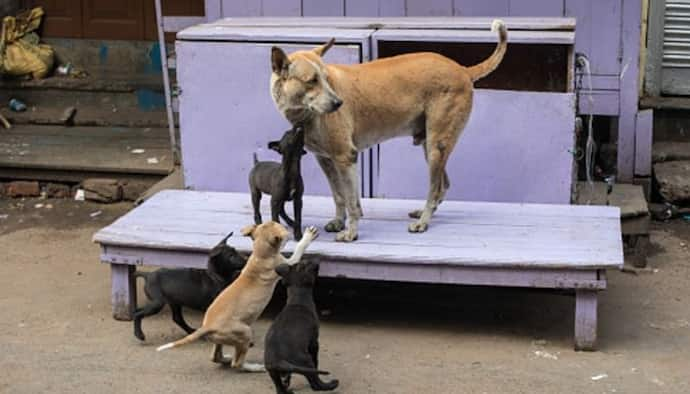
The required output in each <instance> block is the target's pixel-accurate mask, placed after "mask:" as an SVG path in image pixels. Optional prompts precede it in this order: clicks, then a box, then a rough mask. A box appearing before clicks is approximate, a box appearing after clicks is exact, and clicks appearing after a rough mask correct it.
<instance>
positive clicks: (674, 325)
mask: <svg viewBox="0 0 690 394" xmlns="http://www.w3.org/2000/svg"><path fill="white" fill-rule="evenodd" d="M649 327H651V328H653V329H655V330H675V329H678V328H687V327H690V321H688V320H685V319H678V320H676V321H672V322H668V323H661V324H658V323H649Z"/></svg>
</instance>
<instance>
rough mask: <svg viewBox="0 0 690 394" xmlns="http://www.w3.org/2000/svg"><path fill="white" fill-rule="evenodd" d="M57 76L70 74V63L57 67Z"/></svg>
mask: <svg viewBox="0 0 690 394" xmlns="http://www.w3.org/2000/svg"><path fill="white" fill-rule="evenodd" d="M55 71H56V72H57V74H58V75H64V76H67V75H69V74H70V73H71V72H72V63H67V64H63V65H61V66H59V67H58V68H57V69H56V70H55Z"/></svg>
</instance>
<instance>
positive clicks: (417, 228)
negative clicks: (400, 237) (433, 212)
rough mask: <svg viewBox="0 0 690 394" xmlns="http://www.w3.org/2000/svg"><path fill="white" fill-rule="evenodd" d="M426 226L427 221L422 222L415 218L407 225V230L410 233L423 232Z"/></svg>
mask: <svg viewBox="0 0 690 394" xmlns="http://www.w3.org/2000/svg"><path fill="white" fill-rule="evenodd" d="M427 228H429V223H424V222H422V221H420V220H417V221H415V222H412V223H410V225H409V226H408V227H407V231H409V232H411V233H423V232H425V231H426V229H427Z"/></svg>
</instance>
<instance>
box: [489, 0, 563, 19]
mask: <svg viewBox="0 0 690 394" xmlns="http://www.w3.org/2000/svg"><path fill="white" fill-rule="evenodd" d="M509 7H510V8H509V14H510V16H529V17H535V16H561V15H563V13H564V11H565V9H564V8H565V4H564V1H563V0H510V6H509ZM496 15H500V14H496Z"/></svg>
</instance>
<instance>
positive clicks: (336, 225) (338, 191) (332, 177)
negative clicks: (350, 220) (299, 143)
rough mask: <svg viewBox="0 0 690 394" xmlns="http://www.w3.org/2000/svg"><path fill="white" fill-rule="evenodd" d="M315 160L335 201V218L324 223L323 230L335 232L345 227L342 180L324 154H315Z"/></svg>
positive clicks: (331, 161)
mask: <svg viewBox="0 0 690 394" xmlns="http://www.w3.org/2000/svg"><path fill="white" fill-rule="evenodd" d="M316 160H317V161H318V162H319V166H321V169H322V170H323V173H324V174H325V175H326V179H328V185H329V186H330V188H331V194H332V195H333V201H335V218H333V219H332V220H331V221H330V222H328V223H327V224H326V227H325V230H326V231H327V232H329V233H335V232H338V231H340V230H342V229H344V228H345V197H343V186H342V182H341V179H340V176H339V175H338V171H336V169H335V164H334V163H333V160H331V159H329V158H327V157H324V156H316Z"/></svg>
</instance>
